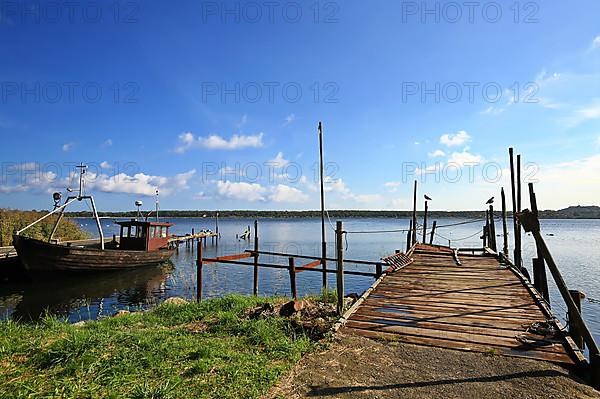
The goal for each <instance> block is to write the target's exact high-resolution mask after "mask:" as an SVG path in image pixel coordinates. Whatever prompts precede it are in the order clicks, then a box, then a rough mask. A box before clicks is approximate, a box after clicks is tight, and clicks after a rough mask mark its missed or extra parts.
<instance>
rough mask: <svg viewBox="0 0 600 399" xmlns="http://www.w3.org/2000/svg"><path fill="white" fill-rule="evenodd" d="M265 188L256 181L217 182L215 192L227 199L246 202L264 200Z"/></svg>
mask: <svg viewBox="0 0 600 399" xmlns="http://www.w3.org/2000/svg"><path fill="white" fill-rule="evenodd" d="M266 191H267V189H266V188H264V187H263V186H261V185H260V184H258V183H245V182H230V181H219V182H217V193H218V194H219V196H221V197H223V198H228V199H237V200H244V201H248V202H256V201H264V200H265V197H264V194H265V192H266Z"/></svg>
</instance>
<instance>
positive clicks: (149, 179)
mask: <svg viewBox="0 0 600 399" xmlns="http://www.w3.org/2000/svg"><path fill="white" fill-rule="evenodd" d="M195 175H196V170H195V169H192V170H190V171H189V172H185V173H180V174H177V175H175V176H173V177H165V176H152V175H147V174H145V173H137V174H135V175H133V176H129V175H127V174H125V173H120V174H118V175H115V176H108V175H104V174H101V175H99V176H95V175H93V174H90V176H88V184H87V186H86V187H88V188H89V189H91V190H94V189H95V190H99V191H102V192H105V193H125V194H138V195H145V196H153V195H155V193H156V189H159V191H160V194H161V195H167V196H168V195H171V194H173V193H175V192H178V191H182V190H185V189H188V188H189V186H188V182H189V180H190V179H191V178H192V177H194V176H195Z"/></svg>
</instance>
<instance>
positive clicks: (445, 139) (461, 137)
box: [440, 130, 471, 147]
mask: <svg viewBox="0 0 600 399" xmlns="http://www.w3.org/2000/svg"><path fill="white" fill-rule="evenodd" d="M469 141H471V135H469V133H467V132H465V131H464V130H461V131H459V132H457V133H455V134H444V135H442V136H441V137H440V143H442V144H444V145H445V146H447V147H457V146H461V145H463V144H466V143H468V142H469Z"/></svg>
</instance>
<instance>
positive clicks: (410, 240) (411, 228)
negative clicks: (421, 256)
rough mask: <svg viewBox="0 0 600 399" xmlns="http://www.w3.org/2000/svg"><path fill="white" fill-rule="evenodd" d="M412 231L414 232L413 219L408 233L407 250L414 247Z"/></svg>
mask: <svg viewBox="0 0 600 399" xmlns="http://www.w3.org/2000/svg"><path fill="white" fill-rule="evenodd" d="M412 232H413V221H412V219H411V221H410V226H409V228H408V233H406V252H408V250H409V249H410V247H412Z"/></svg>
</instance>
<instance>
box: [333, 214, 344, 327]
mask: <svg viewBox="0 0 600 399" xmlns="http://www.w3.org/2000/svg"><path fill="white" fill-rule="evenodd" d="M343 235H344V231H343V230H342V222H341V221H339V220H338V221H337V223H336V228H335V244H336V258H337V273H336V276H337V313H338V315H340V316H341V315H342V314H343V313H344V247H343Z"/></svg>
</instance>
